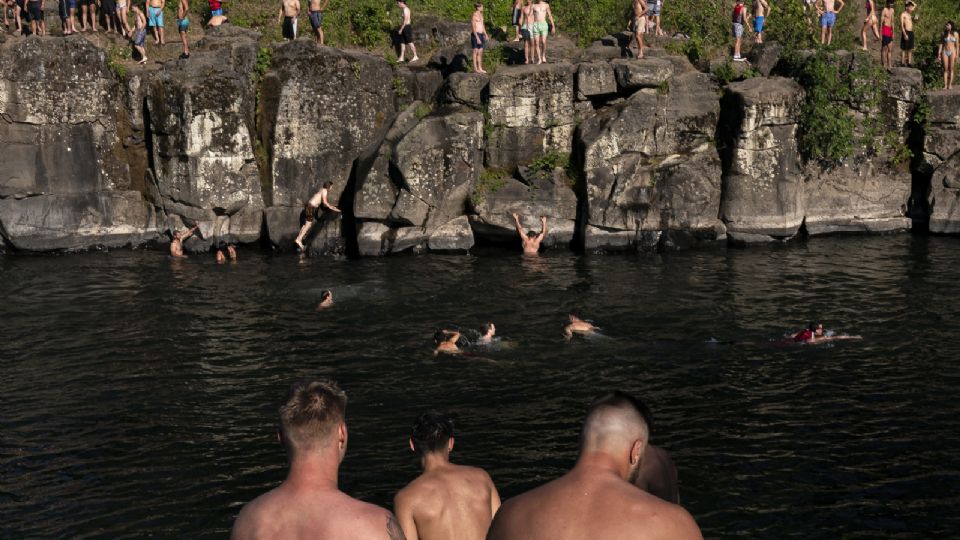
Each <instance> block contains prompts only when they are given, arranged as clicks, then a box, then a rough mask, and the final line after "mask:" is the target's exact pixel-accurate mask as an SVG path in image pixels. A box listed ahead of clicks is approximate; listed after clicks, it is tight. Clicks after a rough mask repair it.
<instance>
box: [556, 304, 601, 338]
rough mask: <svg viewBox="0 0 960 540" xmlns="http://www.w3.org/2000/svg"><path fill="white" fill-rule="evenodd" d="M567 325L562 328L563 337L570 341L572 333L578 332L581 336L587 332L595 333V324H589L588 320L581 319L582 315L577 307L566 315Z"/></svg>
mask: <svg viewBox="0 0 960 540" xmlns="http://www.w3.org/2000/svg"><path fill="white" fill-rule="evenodd" d="M567 319H568V322H567V326H565V327H564V328H563V339H565V340H567V341H570V340H571V339H573V335H574V334H579V335H581V336H584V335H588V334H596V333H597V330H599V328H597V327H596V326H594V325H592V324H590V323H589V322H587V321H585V320H583V316H582V315H581V314H580V310H579V309H574V310H573V311H571V312H570V313H569V314H568V315H567Z"/></svg>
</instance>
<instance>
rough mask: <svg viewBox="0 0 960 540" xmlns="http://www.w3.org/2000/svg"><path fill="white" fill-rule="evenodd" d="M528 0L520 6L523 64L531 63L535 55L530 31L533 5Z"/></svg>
mask: <svg viewBox="0 0 960 540" xmlns="http://www.w3.org/2000/svg"><path fill="white" fill-rule="evenodd" d="M530 2H531V0H527V2H526V4H524V6H523V7H522V8H520V37H521V38H522V39H523V63H524V64H532V63H533V59H534V58H535V57H536V54H535V51H536V49H535V48H534V47H535V46H534V44H533V34H531V33H530V32H531V28H533V11H532V10H533V6H532V5H531V4H530Z"/></svg>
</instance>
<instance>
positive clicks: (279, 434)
mask: <svg viewBox="0 0 960 540" xmlns="http://www.w3.org/2000/svg"><path fill="white" fill-rule="evenodd" d="M277 442H278V443H280V444H281V445H283V432H282V431H280V429H279V428H278V429H277Z"/></svg>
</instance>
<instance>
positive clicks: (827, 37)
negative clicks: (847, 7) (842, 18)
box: [814, 0, 844, 45]
mask: <svg viewBox="0 0 960 540" xmlns="http://www.w3.org/2000/svg"><path fill="white" fill-rule="evenodd" d="M837 2H839V3H840V7H838V8H837V9H833V8H834V7H836V3H837ZM821 5H823V8H821V7H820V6H821ZM843 6H844V2H843V0H817V3H816V4H814V7H815V8H816V10H817V14H819V15H820V44H821V45H830V43H832V42H833V27H834V25H836V24H837V14H838V13H840V11H842V10H843Z"/></svg>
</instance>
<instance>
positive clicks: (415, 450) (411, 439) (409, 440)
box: [407, 437, 417, 454]
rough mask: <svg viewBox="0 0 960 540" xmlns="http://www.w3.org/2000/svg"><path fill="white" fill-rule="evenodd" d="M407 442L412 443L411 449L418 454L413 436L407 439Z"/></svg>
mask: <svg viewBox="0 0 960 540" xmlns="http://www.w3.org/2000/svg"><path fill="white" fill-rule="evenodd" d="M407 443H408V444H409V445H410V451H411V452H413V453H414V454H416V453H417V449H416V448H415V447H414V446H413V438H412V437H411V438H409V439H407Z"/></svg>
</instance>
